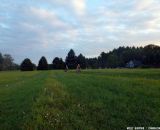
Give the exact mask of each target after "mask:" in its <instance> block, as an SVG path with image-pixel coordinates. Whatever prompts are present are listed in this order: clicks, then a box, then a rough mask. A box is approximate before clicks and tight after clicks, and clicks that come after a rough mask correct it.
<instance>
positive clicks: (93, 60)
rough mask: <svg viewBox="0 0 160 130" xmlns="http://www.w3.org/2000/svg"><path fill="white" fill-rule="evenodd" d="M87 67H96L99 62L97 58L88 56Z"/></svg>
mask: <svg viewBox="0 0 160 130" xmlns="http://www.w3.org/2000/svg"><path fill="white" fill-rule="evenodd" d="M86 63H87V68H89V69H90V68H91V69H98V68H99V63H98V59H97V58H88V59H86Z"/></svg>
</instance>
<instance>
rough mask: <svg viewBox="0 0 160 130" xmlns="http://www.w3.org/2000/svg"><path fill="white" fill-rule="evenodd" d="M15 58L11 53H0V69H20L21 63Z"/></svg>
mask: <svg viewBox="0 0 160 130" xmlns="http://www.w3.org/2000/svg"><path fill="white" fill-rule="evenodd" d="M13 61H14V59H13V58H12V56H11V55H10V54H4V55H3V54H2V53H0V71H9V70H18V69H19V65H18V64H16V63H14V62H13Z"/></svg>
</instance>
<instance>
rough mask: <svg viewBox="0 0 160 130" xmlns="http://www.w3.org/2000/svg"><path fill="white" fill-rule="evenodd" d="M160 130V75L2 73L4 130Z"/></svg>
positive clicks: (0, 89)
mask: <svg viewBox="0 0 160 130" xmlns="http://www.w3.org/2000/svg"><path fill="white" fill-rule="evenodd" d="M129 126H133V127H134V126H137V127H138V126H144V127H148V126H154V127H158V126H160V70H159V69H133V70H129V69H113V70H112V69H108V70H87V71H83V72H82V73H80V74H77V73H75V72H74V71H70V72H67V73H65V72H63V71H34V72H0V129H1V130H125V129H126V127H129Z"/></svg>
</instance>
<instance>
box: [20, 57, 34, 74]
mask: <svg viewBox="0 0 160 130" xmlns="http://www.w3.org/2000/svg"><path fill="white" fill-rule="evenodd" d="M20 69H21V71H33V70H34V65H33V64H32V62H31V60H30V59H28V58H26V59H24V61H23V62H22V63H21V65H20Z"/></svg>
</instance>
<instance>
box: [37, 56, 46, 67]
mask: <svg viewBox="0 0 160 130" xmlns="http://www.w3.org/2000/svg"><path fill="white" fill-rule="evenodd" d="M37 69H38V70H48V62H47V60H46V58H45V57H44V56H42V57H41V59H40V60H39V63H38V67H37Z"/></svg>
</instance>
